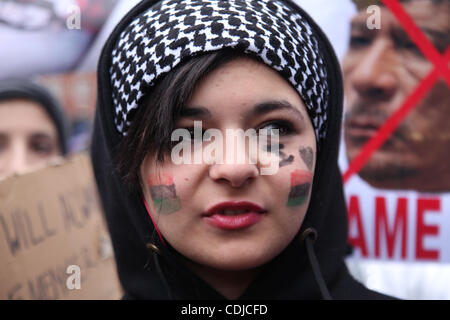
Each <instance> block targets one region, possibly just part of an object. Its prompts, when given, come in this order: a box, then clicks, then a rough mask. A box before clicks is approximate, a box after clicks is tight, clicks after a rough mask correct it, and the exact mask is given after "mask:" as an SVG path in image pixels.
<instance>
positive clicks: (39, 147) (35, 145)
mask: <svg viewBox="0 0 450 320" xmlns="http://www.w3.org/2000/svg"><path fill="white" fill-rule="evenodd" d="M29 148H30V150H31V151H33V152H34V153H37V154H41V155H48V154H51V153H52V152H53V144H52V143H51V142H50V141H43V140H41V139H37V140H32V141H30V144H29Z"/></svg>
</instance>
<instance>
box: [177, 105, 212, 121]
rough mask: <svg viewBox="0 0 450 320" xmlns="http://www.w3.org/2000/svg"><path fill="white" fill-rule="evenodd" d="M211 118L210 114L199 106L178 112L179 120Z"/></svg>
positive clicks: (187, 107) (186, 107)
mask: <svg viewBox="0 0 450 320" xmlns="http://www.w3.org/2000/svg"><path fill="white" fill-rule="evenodd" d="M211 117H212V115H211V112H210V111H209V110H208V109H207V108H205V107H200V106H185V107H184V108H182V109H181V111H180V118H203V119H209V118H211Z"/></svg>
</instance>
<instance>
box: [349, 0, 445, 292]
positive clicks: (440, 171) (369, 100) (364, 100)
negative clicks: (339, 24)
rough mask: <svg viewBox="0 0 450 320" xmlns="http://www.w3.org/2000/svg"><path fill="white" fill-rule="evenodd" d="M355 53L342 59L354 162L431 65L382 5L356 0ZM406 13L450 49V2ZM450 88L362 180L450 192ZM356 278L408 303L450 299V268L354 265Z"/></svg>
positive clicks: (418, 2) (440, 91)
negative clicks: (374, 20) (373, 11)
mask: <svg viewBox="0 0 450 320" xmlns="http://www.w3.org/2000/svg"><path fill="white" fill-rule="evenodd" d="M353 2H354V3H355V4H356V6H357V9H358V13H357V14H356V16H355V17H354V18H353V20H352V23H351V37H350V45H349V49H348V51H347V53H346V55H345V57H344V59H343V61H342V68H343V75H344V88H345V99H346V113H345V117H344V137H345V145H346V153H347V157H348V160H349V162H351V161H352V160H354V159H355V157H356V156H357V155H358V154H359V153H360V152H361V149H362V147H363V146H364V144H365V143H366V142H367V141H368V140H369V139H370V138H372V137H373V136H374V135H375V134H376V132H377V130H378V129H379V128H380V126H381V125H382V124H383V123H384V122H385V121H386V120H387V119H388V118H389V117H390V116H392V114H393V113H394V112H395V111H396V110H398V108H400V106H401V105H402V103H403V102H404V101H405V100H406V99H407V98H408V96H409V95H410V94H411V93H412V92H413V91H414V90H415V88H416V87H417V86H419V84H420V82H421V81H422V80H423V79H424V78H425V77H426V76H427V74H429V72H431V70H432V68H433V64H432V63H431V62H430V61H429V60H428V59H427V58H426V57H425V56H424V55H423V53H422V52H421V50H420V49H419V48H418V47H417V46H416V45H415V44H414V42H413V41H412V40H411V39H410V38H409V36H408V35H407V33H406V31H405V29H404V28H403V26H402V25H401V24H400V22H399V21H398V20H397V18H396V17H395V16H394V15H393V14H392V13H391V12H390V11H389V9H388V8H386V7H384V6H383V5H382V3H381V2H380V1H376V0H372V1H371V0H353ZM400 2H401V5H402V7H403V8H404V10H405V11H406V12H407V14H408V15H409V16H410V17H411V19H412V20H414V22H415V23H416V25H417V26H418V27H419V28H420V29H421V30H422V31H423V32H424V34H425V35H426V36H427V38H428V39H429V40H430V41H431V43H432V45H433V46H434V47H435V48H436V49H437V50H438V51H439V52H440V54H443V53H444V51H445V50H446V48H448V46H449V43H450V37H449V31H450V19H449V17H450V1H448V0H403V1H400ZM369 5H379V6H380V7H379V8H380V13H381V26H380V28H379V29H369V28H368V26H367V20H368V17H369V16H370V14H368V13H367V7H368V6H369ZM449 93H450V90H449V87H448V86H447V84H446V83H445V81H444V80H443V79H442V78H441V79H439V80H438V82H437V83H436V84H435V85H434V86H433V87H432V89H431V91H429V92H428V93H427V94H426V95H425V97H424V98H423V99H422V100H421V101H419V103H418V105H417V106H416V107H415V108H414V109H413V110H412V111H411V112H410V113H409V114H408V115H407V116H406V118H405V119H404V120H403V122H402V123H401V124H400V126H399V127H398V128H397V130H396V131H395V132H394V133H393V135H392V136H391V137H390V138H389V139H388V140H387V141H386V142H385V144H384V145H383V146H382V147H381V148H380V149H379V150H377V151H376V152H374V154H373V155H372V156H371V158H370V159H369V161H368V162H367V164H366V165H365V166H364V168H363V169H362V170H361V171H360V172H359V175H360V177H361V178H362V179H363V180H365V181H366V182H367V183H368V184H369V185H371V186H372V187H374V188H379V189H391V190H415V191H418V192H448V191H449V190H450V165H449V164H450V126H449V125H448V123H449V121H450V113H449V110H450V109H449V106H450V94H449ZM347 264H348V266H349V269H350V271H351V273H352V274H353V275H354V276H355V277H356V278H357V279H359V280H360V281H361V282H363V283H364V284H365V285H367V286H368V287H369V288H371V289H373V290H378V291H380V292H383V293H387V294H391V295H394V296H397V297H400V298H404V299H450V290H449V288H450V266H449V265H448V264H445V263H439V262H437V263H432V262H392V261H378V260H350V261H348V262H347Z"/></svg>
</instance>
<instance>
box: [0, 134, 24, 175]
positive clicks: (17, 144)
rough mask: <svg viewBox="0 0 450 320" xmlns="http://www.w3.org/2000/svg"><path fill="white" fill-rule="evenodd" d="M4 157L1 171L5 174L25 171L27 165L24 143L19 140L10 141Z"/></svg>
mask: <svg viewBox="0 0 450 320" xmlns="http://www.w3.org/2000/svg"><path fill="white" fill-rule="evenodd" d="M4 157H5V161H4V162H5V166H4V169H3V170H2V171H3V172H4V173H5V174H7V175H10V174H14V173H22V172H25V171H26V170H27V168H28V166H29V165H28V161H27V150H26V145H25V144H24V143H23V142H21V141H12V143H11V144H10V145H9V148H8V149H7V150H6V151H5V155H4Z"/></svg>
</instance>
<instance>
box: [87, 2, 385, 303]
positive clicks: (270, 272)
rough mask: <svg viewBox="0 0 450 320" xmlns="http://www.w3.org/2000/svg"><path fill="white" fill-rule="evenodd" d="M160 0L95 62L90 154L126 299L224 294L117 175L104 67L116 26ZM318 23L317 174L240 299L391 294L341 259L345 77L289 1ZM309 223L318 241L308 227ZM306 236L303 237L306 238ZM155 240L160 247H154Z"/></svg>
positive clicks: (344, 218) (140, 6)
mask: <svg viewBox="0 0 450 320" xmlns="http://www.w3.org/2000/svg"><path fill="white" fill-rule="evenodd" d="M156 2H157V1H154V0H153V1H142V2H141V3H140V4H138V5H137V6H136V7H135V8H133V9H132V10H131V11H130V12H129V13H128V14H127V15H126V16H125V17H124V18H123V19H122V21H121V22H120V23H119V24H118V25H117V27H116V28H115V29H114V31H113V33H112V34H111V36H110V38H109V40H108V41H107V43H106V44H105V46H104V48H103V52H102V55H101V58H100V62H99V67H98V102H97V111H96V119H95V129H94V136H93V143H92V159H93V165H94V170H95V176H96V179H97V183H98V187H99V191H100V195H101V199H102V202H103V206H104V210H105V215H106V219H107V223H108V227H109V230H110V233H111V237H112V241H113V245H114V251H115V256H116V259H117V265H118V271H119V277H120V280H121V283H122V285H123V287H124V290H125V298H134V299H168V298H175V299H224V297H223V296H222V295H221V294H219V293H218V292H217V291H215V290H214V289H213V288H212V287H211V286H209V285H208V284H207V283H205V282H204V281H203V280H201V279H200V278H199V277H198V276H196V275H195V274H193V273H192V272H191V271H190V270H189V269H187V268H185V267H184V265H183V264H182V263H181V262H180V259H179V254H178V253H177V252H175V250H174V249H172V248H171V247H170V246H167V247H165V246H164V245H163V244H162V243H161V241H160V240H159V238H158V237H155V232H154V228H153V225H152V222H151V220H150V218H149V215H148V214H147V212H146V209H145V207H144V205H143V204H142V201H141V198H140V195H139V194H137V193H133V192H130V191H128V189H127V187H126V186H125V185H124V183H123V182H122V181H121V180H120V178H119V177H118V175H117V174H116V173H115V169H114V165H113V158H114V156H115V154H116V152H117V151H116V148H117V145H118V143H119V142H120V139H121V135H120V134H119V133H118V132H117V130H116V128H115V126H114V122H113V112H112V105H113V104H112V94H111V83H110V73H109V69H110V66H111V52H112V49H113V47H114V45H115V43H116V41H117V39H118V36H119V34H120V32H121V31H122V30H123V29H124V28H125V27H126V26H128V25H129V24H130V22H131V21H132V20H133V18H134V17H136V16H137V15H138V14H140V13H142V12H143V11H145V10H146V9H147V8H149V7H150V6H151V5H153V4H154V3H156ZM290 5H292V6H294V7H295V8H296V10H298V11H299V12H300V13H301V15H303V16H304V17H305V18H306V19H308V21H309V22H310V24H311V25H312V26H313V28H314V29H315V32H316V33H317V35H318V37H319V39H320V41H321V44H320V46H321V48H323V52H324V56H325V59H326V61H327V69H328V77H329V88H330V95H331V97H330V99H329V101H330V106H329V108H328V114H327V117H328V119H329V123H328V129H327V132H328V133H327V136H326V138H325V140H324V143H323V145H322V148H321V150H320V154H319V156H318V162H317V164H316V171H315V176H314V183H313V189H312V193H311V202H310V205H309V209H308V212H307V214H306V217H305V219H304V222H303V225H302V227H301V230H300V231H299V235H298V237H297V238H296V239H295V240H294V241H293V242H292V243H291V244H290V245H289V246H288V247H287V248H286V249H285V250H284V251H283V252H282V253H281V254H280V255H279V256H278V257H276V258H275V259H273V260H272V261H271V262H270V263H268V264H267V265H266V267H265V268H264V270H263V272H262V273H261V274H260V275H259V276H258V278H257V279H256V280H255V281H253V282H252V283H251V284H250V286H249V287H248V288H247V290H246V291H245V292H244V293H243V295H242V296H241V297H240V299H321V298H326V297H327V295H328V293H327V291H329V293H330V295H331V297H332V298H335V299H383V298H388V297H386V296H383V295H381V294H378V293H375V292H373V291H370V290H368V289H367V288H365V287H364V286H363V285H362V284H360V283H359V282H357V281H356V280H354V279H353V278H352V277H351V276H350V274H349V272H348V270H347V268H346V266H345V264H344V256H345V251H346V244H347V216H346V206H345V201H344V195H343V186H342V181H341V173H340V171H339V168H338V165H337V157H338V145H339V137H340V128H341V116H342V106H343V101H342V100H343V98H342V79H341V74H340V67H339V63H338V61H337V59H336V57H335V54H334V51H333V49H332V47H331V45H330V43H329V42H328V40H327V38H326V37H325V36H324V34H323V32H322V31H321V30H320V29H319V27H318V26H317V25H316V24H315V23H314V22H313V21H312V20H311V18H310V17H309V16H308V15H307V14H306V13H305V12H304V11H303V10H301V9H300V8H298V7H297V6H296V5H295V4H293V3H290ZM307 229H309V230H311V229H314V230H315V231H316V232H317V235H318V237H317V240H316V241H315V242H314V243H313V241H312V240H314V239H312V238H313V237H311V235H314V233H310V234H309V236H306V237H305V233H304V232H305V230H307ZM305 238H306V239H307V240H305ZM153 245H156V246H157V247H158V248H159V250H160V252H159V253H156V250H152V248H154V246H153Z"/></svg>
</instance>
